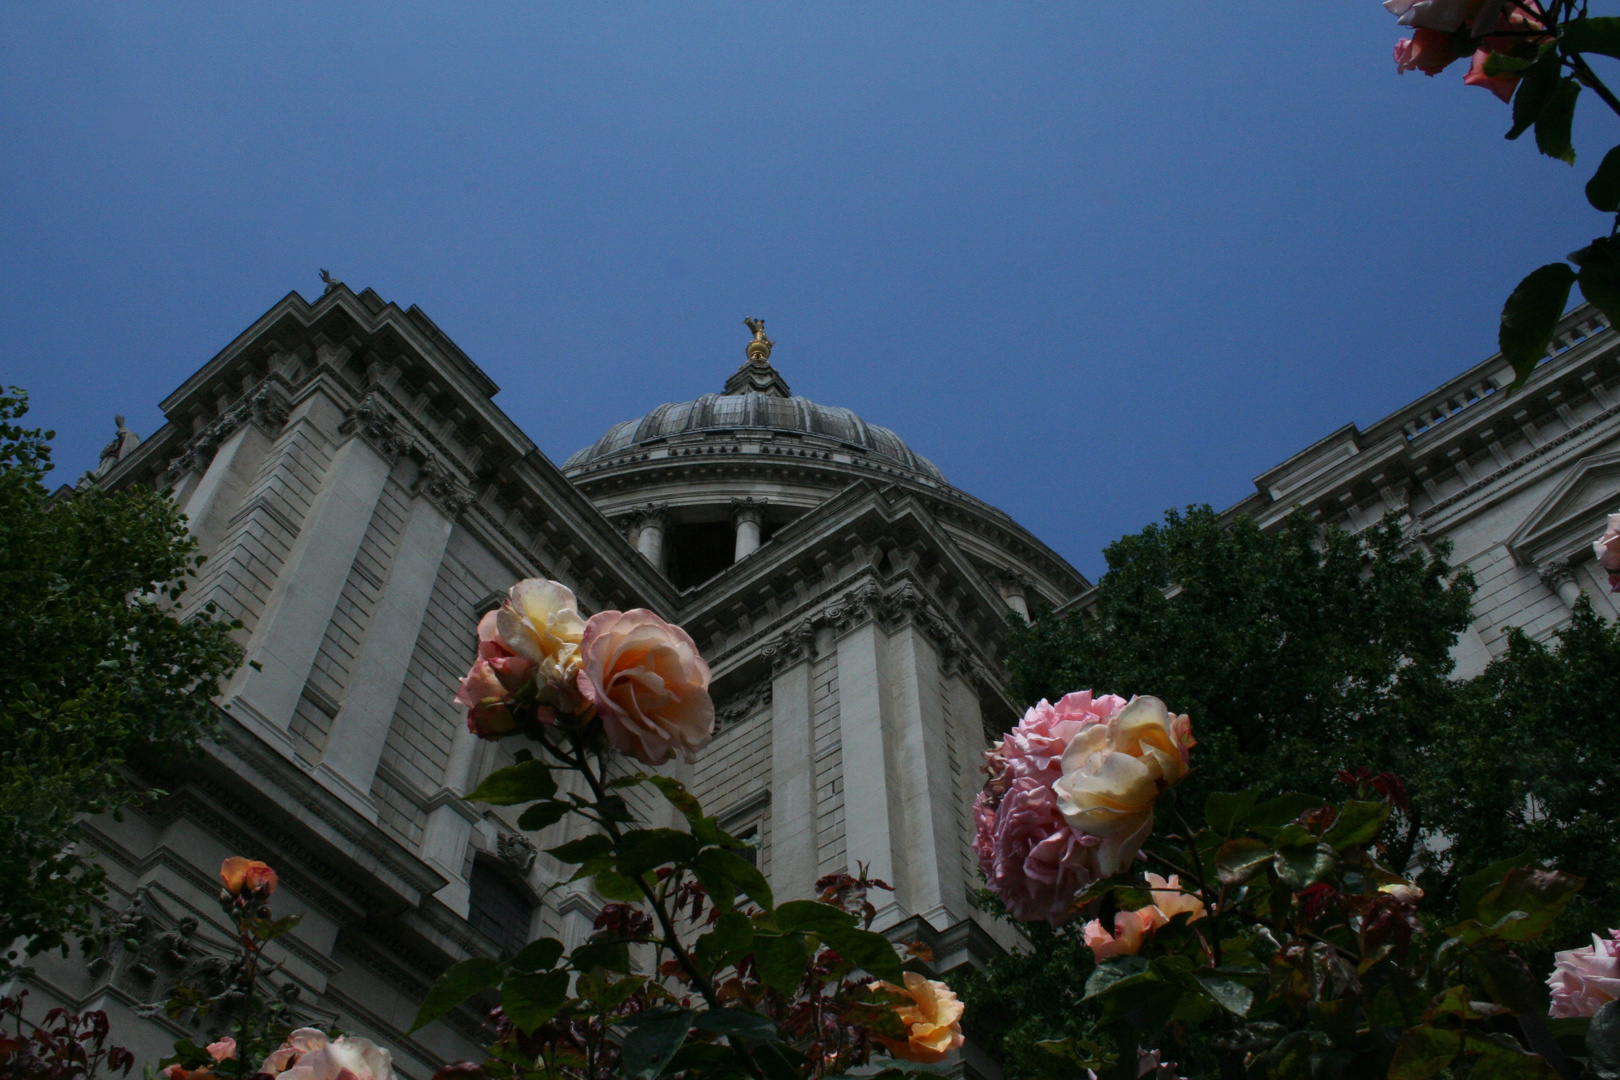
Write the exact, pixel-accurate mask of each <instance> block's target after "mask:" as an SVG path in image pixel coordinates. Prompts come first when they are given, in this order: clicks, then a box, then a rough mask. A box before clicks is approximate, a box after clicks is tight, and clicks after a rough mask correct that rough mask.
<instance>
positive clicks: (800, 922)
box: [776, 900, 860, 934]
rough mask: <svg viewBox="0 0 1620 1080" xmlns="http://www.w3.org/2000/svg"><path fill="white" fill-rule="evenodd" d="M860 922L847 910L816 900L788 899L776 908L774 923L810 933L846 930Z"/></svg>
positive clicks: (788, 928)
mask: <svg viewBox="0 0 1620 1080" xmlns="http://www.w3.org/2000/svg"><path fill="white" fill-rule="evenodd" d="M858 922H860V920H859V919H857V918H856V917H855V916H853V915H851V914H850V913H849V912H847V911H840V910H839V909H838V908H835V907H833V906H832V905H831V904H823V903H821V902H820V901H817V900H789V901H788V902H787V903H785V904H783V905H782V906H781V907H779V908H777V909H776V925H777V926H779V927H781V928H782V929H783V930H805V931H808V932H810V933H812V934H822V933H826V932H827V931H829V930H831V931H837V930H846V929H849V928H850V927H853V926H854V925H855V924H856V923H858Z"/></svg>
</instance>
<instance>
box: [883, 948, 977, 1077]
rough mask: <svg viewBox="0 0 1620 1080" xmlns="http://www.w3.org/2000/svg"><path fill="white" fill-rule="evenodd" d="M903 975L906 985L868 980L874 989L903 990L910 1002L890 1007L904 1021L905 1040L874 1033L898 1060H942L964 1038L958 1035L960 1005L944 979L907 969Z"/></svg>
mask: <svg viewBox="0 0 1620 1080" xmlns="http://www.w3.org/2000/svg"><path fill="white" fill-rule="evenodd" d="M905 976H906V985H905V986H903V987H901V986H896V985H894V983H891V982H875V983H872V984H871V986H872V988H873V989H874V990H876V989H883V990H887V991H889V992H890V993H895V994H904V995H906V996H907V997H909V998H910V999H911V1002H912V1003H911V1004H910V1005H897V1006H895V1010H894V1011H895V1012H896V1013H898V1014H899V1016H900V1021H901V1023H903V1024H905V1025H906V1032H907V1035H908V1036H909V1037H908V1038H907V1039H906V1041H905V1042H901V1041H900V1040H899V1039H887V1038H884V1037H883V1036H881V1035H880V1036H878V1037H877V1038H878V1041H879V1042H881V1043H882V1044H883V1045H884V1046H885V1047H887V1048H888V1050H889V1053H891V1054H893V1055H894V1056H895V1057H897V1058H900V1059H901V1060H902V1061H915V1062H917V1063H918V1064H919V1065H933V1064H936V1063H938V1062H941V1061H944V1060H945V1056H946V1055H947V1054H949V1053H950V1052H951V1051H952V1050H955V1049H956V1048H957V1047H959V1046H961V1045H962V1043H963V1042H965V1041H966V1040H965V1039H964V1038H963V1036H962V1013H963V1010H964V1006H963V1005H962V1002H961V1001H959V1000H958V999H957V997H956V995H955V994H953V993H951V989H950V987H948V986H946V985H945V984H944V983H942V982H939V981H938V980H936V979H927V978H924V977H923V976H921V975H918V974H917V973H916V972H915V971H908V972H906V973H905Z"/></svg>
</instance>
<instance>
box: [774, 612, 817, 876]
mask: <svg viewBox="0 0 1620 1080" xmlns="http://www.w3.org/2000/svg"><path fill="white" fill-rule="evenodd" d="M813 636H814V631H813V630H812V629H811V627H810V625H809V624H808V623H804V624H801V625H800V626H798V627H795V628H794V629H792V630H789V631H788V632H787V633H786V634H784V635H782V637H781V638H780V639H778V640H777V641H775V642H773V643H772V644H770V645H768V646H766V649H765V652H766V654H767V655H768V656H769V657H770V659H771V667H772V670H773V672H774V675H773V676H772V679H771V891H772V892H773V893H775V894H776V896H777V898H778V902H780V901H782V900H808V899H810V898H812V897H813V896H814V895H815V884H816V877H817V876H818V869H819V856H818V852H817V850H816V828H817V824H818V823H817V821H816V769H815V735H814V731H813V728H812V724H811V713H810V709H811V699H812V695H813V693H814V688H813V686H812V683H811V679H810V660H811V649H810V640H811V638H812V637H813Z"/></svg>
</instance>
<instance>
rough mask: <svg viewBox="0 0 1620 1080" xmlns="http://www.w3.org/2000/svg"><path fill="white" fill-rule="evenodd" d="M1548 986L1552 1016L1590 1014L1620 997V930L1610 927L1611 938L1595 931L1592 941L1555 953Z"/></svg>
mask: <svg viewBox="0 0 1620 1080" xmlns="http://www.w3.org/2000/svg"><path fill="white" fill-rule="evenodd" d="M1547 986H1548V987H1550V988H1551V989H1552V1008H1551V1009H1549V1010H1548V1013H1547V1014H1548V1015H1549V1016H1553V1017H1566V1016H1591V1015H1593V1014H1594V1013H1596V1012H1597V1011H1598V1008H1599V1007H1600V1006H1602V1005H1604V1004H1605V1003H1607V1002H1610V1001H1614V1000H1615V999H1616V998H1620V930H1610V931H1609V937H1608V940H1604V939H1603V938H1600V937H1598V936H1597V935H1596V934H1593V935H1592V944H1591V945H1588V946H1583V947H1581V948H1579V949H1568V950H1566V951H1564V952H1560V953H1553V972H1552V974H1551V975H1549V976H1547Z"/></svg>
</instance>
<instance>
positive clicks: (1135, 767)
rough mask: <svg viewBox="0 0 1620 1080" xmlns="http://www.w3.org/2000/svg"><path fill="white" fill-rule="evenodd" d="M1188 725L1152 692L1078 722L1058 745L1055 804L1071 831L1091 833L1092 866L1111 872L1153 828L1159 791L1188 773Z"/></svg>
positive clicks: (1132, 854)
mask: <svg viewBox="0 0 1620 1080" xmlns="http://www.w3.org/2000/svg"><path fill="white" fill-rule="evenodd" d="M1193 745H1194V741H1193V737H1192V725H1191V723H1190V722H1189V721H1188V719H1187V717H1186V716H1177V715H1175V714H1173V713H1171V712H1170V711H1169V710H1168V709H1166V708H1165V705H1164V702H1162V701H1160V700H1159V699H1158V698H1154V697H1138V698H1132V699H1131V702H1130V704H1128V705H1126V706H1125V708H1123V709H1121V710H1120V711H1119V712H1118V713H1117V714H1116V715H1115V716H1114V717H1113V718H1112V719H1110V720H1109V721H1108V722H1107V723H1106V724H1094V725H1092V726H1090V727H1087V728H1084V729H1082V730H1081V731H1080V733H1079V734H1077V735H1076V736H1075V737H1074V738H1073V740H1072V741H1070V743H1069V746H1068V749H1067V750H1065V751H1064V752H1063V764H1062V770H1063V776H1062V778H1061V779H1059V780H1058V781H1057V782H1056V783H1054V784H1053V785H1052V790H1053V791H1055V792H1056V793H1057V797H1058V811H1059V812H1060V813H1061V814H1062V815H1063V819H1064V820H1065V821H1067V822H1068V823H1069V827H1070V828H1072V829H1074V830H1075V831H1076V832H1079V833H1084V834H1087V835H1089V836H1095V837H1098V838H1099V839H1100V840H1101V841H1102V843H1101V845H1100V846H1099V847H1098V848H1097V869H1098V873H1099V874H1100V875H1101V876H1102V877H1112V876H1113V875H1115V874H1117V873H1119V872H1120V871H1121V870H1123V869H1124V868H1125V867H1127V866H1129V865H1130V862H1131V860H1132V859H1134V858H1135V857H1136V853H1137V851H1138V849H1140V848H1141V846H1142V843H1143V841H1145V840H1146V839H1147V838H1148V834H1149V833H1151V832H1152V831H1153V804H1154V802H1155V801H1157V799H1158V797H1159V793H1160V792H1161V791H1162V790H1163V789H1164V788H1166V787H1169V786H1170V785H1171V784H1174V783H1176V782H1177V781H1179V780H1180V779H1181V778H1182V777H1183V776H1185V775H1186V774H1187V752H1188V750H1190V749H1191V748H1192V746H1193Z"/></svg>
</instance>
